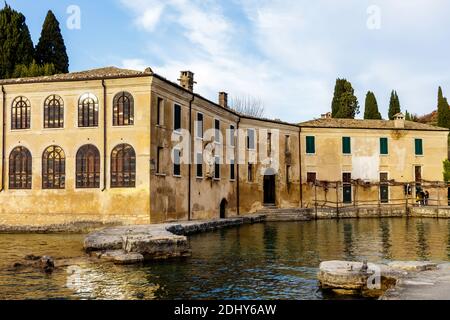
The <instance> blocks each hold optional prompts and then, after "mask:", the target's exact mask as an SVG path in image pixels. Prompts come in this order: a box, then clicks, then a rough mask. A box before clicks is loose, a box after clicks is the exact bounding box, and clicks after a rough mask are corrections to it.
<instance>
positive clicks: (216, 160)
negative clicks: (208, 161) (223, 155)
mask: <svg viewBox="0 0 450 320" xmlns="http://www.w3.org/2000/svg"><path fill="white" fill-rule="evenodd" d="M214 179H220V157H219V156H215V157H214Z"/></svg>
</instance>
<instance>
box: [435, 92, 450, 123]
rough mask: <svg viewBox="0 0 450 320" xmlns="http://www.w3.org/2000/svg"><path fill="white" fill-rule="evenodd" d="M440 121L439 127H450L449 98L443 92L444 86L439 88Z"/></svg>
mask: <svg viewBox="0 0 450 320" xmlns="http://www.w3.org/2000/svg"><path fill="white" fill-rule="evenodd" d="M437 110H438V123H437V125H438V126H439V127H443V128H450V109H449V105H448V102H447V98H444V95H443V94H442V88H441V87H439V90H438V108H437Z"/></svg>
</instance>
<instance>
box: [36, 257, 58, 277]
mask: <svg viewBox="0 0 450 320" xmlns="http://www.w3.org/2000/svg"><path fill="white" fill-rule="evenodd" d="M39 267H40V268H41V269H42V270H43V271H44V272H45V273H52V272H53V270H55V261H54V260H53V258H52V257H48V256H43V257H42V258H41V260H39Z"/></svg>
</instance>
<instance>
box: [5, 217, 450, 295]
mask: <svg viewBox="0 0 450 320" xmlns="http://www.w3.org/2000/svg"><path fill="white" fill-rule="evenodd" d="M82 240H83V236H82V235H69V236H65V235H0V298H1V299H24V298H25V299H61V298H66V299H140V298H144V299H219V298H220V299H323V298H330V297H323V296H322V295H321V293H320V292H317V288H318V283H317V278H316V274H317V267H318V265H319V264H320V262H321V261H324V260H336V259H337V260H344V259H345V260H361V259H368V260H369V261H374V262H382V261H383V262H384V261H385V260H423V259H429V260H434V261H449V260H450V221H448V220H442V219H441V220H438V219H409V220H408V219H361V220H340V221H335V220H323V221H311V222H290V223H266V224H255V225H246V226H242V227H240V228H231V229H225V230H219V231H216V232H211V233H207V234H199V235H195V236H192V237H190V240H189V241H190V244H191V247H192V249H193V255H192V257H190V258H187V259H185V260H175V261H165V262H152V263H148V264H146V265H141V266H114V265H110V264H101V265H81V266H71V267H69V268H67V269H65V270H62V271H58V272H55V273H54V274H52V275H50V276H48V275H45V274H41V273H38V272H34V271H24V272H14V271H11V268H10V267H11V265H12V264H13V263H14V262H16V261H18V260H20V259H21V258H22V257H23V256H25V255H26V254H30V253H33V254H37V255H42V254H49V255H53V256H59V257H61V256H66V257H72V256H73V257H74V256H79V255H80V254H82V250H81V249H82ZM412 248H415V250H411V249H412Z"/></svg>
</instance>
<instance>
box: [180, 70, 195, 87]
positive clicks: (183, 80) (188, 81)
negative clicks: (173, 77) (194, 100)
mask: <svg viewBox="0 0 450 320" xmlns="http://www.w3.org/2000/svg"><path fill="white" fill-rule="evenodd" d="M178 81H180V86H182V87H183V88H185V89H187V90H189V91H191V92H194V84H196V83H197V82H195V81H194V73H193V72H191V71H181V73H180V79H178Z"/></svg>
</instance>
